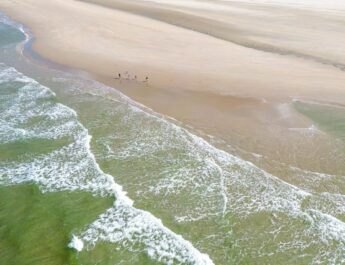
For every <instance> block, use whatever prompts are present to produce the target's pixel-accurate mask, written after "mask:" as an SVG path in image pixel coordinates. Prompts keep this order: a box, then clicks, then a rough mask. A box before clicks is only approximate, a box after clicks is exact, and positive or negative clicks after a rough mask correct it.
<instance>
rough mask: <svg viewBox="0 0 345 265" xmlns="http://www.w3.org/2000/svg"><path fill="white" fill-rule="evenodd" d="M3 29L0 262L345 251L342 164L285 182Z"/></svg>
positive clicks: (160, 260)
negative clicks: (33, 55)
mask: <svg viewBox="0 0 345 265" xmlns="http://www.w3.org/2000/svg"><path fill="white" fill-rule="evenodd" d="M12 32H16V33H13V34H12ZM12 35H15V36H17V37H15V38H14V39H10V38H12V37H8V36H12ZM0 39H8V41H6V47H5V48H3V49H2V50H1V53H0V61H1V62H2V63H1V64H0V110H1V111H0V121H1V123H0V184H1V186H0V187H1V192H0V197H1V198H0V201H1V208H0V222H1V229H0V233H1V236H0V247H1V253H4V254H3V255H1V257H0V263H1V264H18V263H19V264H42V263H44V264H66V263H68V264H212V263H214V264H342V263H345V223H344V221H345V207H344V205H345V204H344V203H345V195H344V192H345V178H344V176H343V175H327V174H324V173H323V174H321V173H317V172H309V171H305V170H301V169H298V168H295V167H289V166H288V165H287V167H288V168H289V172H290V177H289V178H288V179H287V180H285V181H283V180H281V179H279V178H278V177H276V176H274V175H271V174H269V173H267V172H265V171H264V170H262V169H260V168H259V167H257V166H256V165H254V164H252V163H251V162H247V161H245V160H243V159H241V158H239V157H236V156H234V155H233V154H231V153H229V152H225V151H223V150H221V149H218V148H216V147H214V146H212V145H211V144H210V143H208V142H207V141H205V140H204V139H203V138H202V137H201V136H200V135H197V133H195V132H193V131H191V130H186V129H185V128H184V126H183V124H178V122H176V121H172V120H170V119H168V118H167V117H163V116H161V115H159V114H156V113H154V112H152V111H150V110H148V109H146V108H145V107H143V106H140V105H138V104H136V103H135V102H133V101H131V100H130V99H128V98H127V97H125V96H123V95H122V94H120V93H118V92H117V91H116V90H114V89H112V88H109V87H106V86H104V85H102V84H99V83H97V82H95V81H92V80H86V79H83V78H81V77H78V76H75V75H73V74H71V73H67V72H61V71H57V70H53V69H49V68H47V67H42V66H39V65H35V64H32V63H31V62H28V61H27V60H25V59H24V58H23V57H22V55H21V53H20V52H19V53H18V52H16V50H15V45H14V44H13V45H12V46H11V44H10V43H15V42H19V41H21V40H22V39H23V36H21V35H20V34H19V33H18V31H16V30H15V29H14V28H9V27H4V26H3V27H2V29H1V30H0ZM22 73H25V74H22ZM29 76H30V77H29ZM296 108H297V109H298V110H299V111H300V112H301V113H303V114H304V115H306V117H308V118H310V119H312V120H313V117H314V116H316V117H320V116H319V115H318V114H315V115H314V116H313V113H316V112H315V111H314V110H309V109H307V110H306V109H305V108H302V107H301V106H296ZM321 113H324V110H322V111H321ZM327 113H328V112H327ZM337 113H338V112H337ZM329 115H331V114H329ZM332 115H333V114H332ZM332 115H331V116H332ZM332 117H333V116H332ZM325 120H326V121H329V118H325ZM315 123H316V125H317V126H320V129H322V130H323V129H325V131H327V130H328V129H327V128H328V127H327V126H326V125H323V122H322V121H320V123H318V122H316V121H315ZM330 124H331V125H330V126H331V128H330V129H329V130H330V131H332V132H333V129H332V128H333V127H332V126H333V125H332V124H333V122H332V123H330ZM323 126H326V127H327V128H326V127H325V128H323ZM337 128H338V127H337ZM339 128H342V126H340V127H339ZM335 131H336V132H338V131H339V129H336V130H335ZM337 135H338V134H337ZM279 166H281V165H277V167H279ZM120 185H121V186H122V187H121V186H120ZM122 189H123V190H125V191H126V192H128V196H127V195H126V193H125V192H124V191H123V190H122ZM132 200H133V201H132ZM11 209H15V210H14V211H11ZM13 220H18V221H16V222H14V221H13ZM73 236H75V237H76V238H77V239H78V240H81V241H80V242H83V249H82V251H80V252H77V251H76V250H73V249H71V248H69V247H68V245H69V244H70V243H71V240H72V238H73ZM32 242H35V243H34V244H33V243H32ZM78 242H79V241H78Z"/></svg>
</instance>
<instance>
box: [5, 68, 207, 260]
mask: <svg viewBox="0 0 345 265" xmlns="http://www.w3.org/2000/svg"><path fill="white" fill-rule="evenodd" d="M0 80H1V81H0V84H1V83H2V84H4V83H5V82H13V83H14V82H19V83H22V84H21V85H20V86H19V88H18V89H17V90H16V92H15V93H16V94H14V95H13V97H8V98H7V99H6V100H5V99H4V100H3V101H2V102H1V103H2V104H3V105H1V106H4V109H5V111H3V112H2V113H0V118H1V121H2V122H1V125H0V126H1V130H0V132H1V133H0V135H2V136H5V135H8V134H12V136H11V139H8V138H4V137H2V138H0V143H2V144H3V143H10V142H13V141H18V140H23V139H25V140H30V139H32V138H39V139H42V138H47V139H61V138H66V137H67V138H68V139H69V143H68V144H65V145H63V146H62V147H59V148H58V149H56V150H54V151H51V152H49V153H48V154H38V155H35V156H32V155H31V156H27V157H23V159H22V162H18V161H16V162H9V161H0V184H2V185H13V184H19V183H25V182H34V183H37V184H38V185H39V187H40V189H41V190H42V191H43V192H55V191H63V190H66V191H74V190H85V191H90V192H93V193H95V194H101V195H107V196H114V195H115V197H116V201H115V204H114V207H113V208H111V209H109V210H108V211H107V212H106V213H104V214H103V215H101V216H100V218H99V219H98V220H97V221H95V223H93V224H91V225H90V226H89V228H88V229H87V230H86V231H85V232H84V233H83V236H82V238H79V237H78V236H73V238H72V241H71V242H70V244H69V247H72V248H75V249H76V250H78V251H81V250H82V249H83V245H84V244H85V243H87V244H89V245H90V244H91V243H95V242H96V241H97V240H108V241H110V242H114V243H115V242H116V243H119V244H122V245H123V246H125V244H127V243H128V242H130V243H131V244H132V245H133V246H134V245H136V244H138V243H140V244H142V246H143V249H142V251H146V253H147V254H148V255H149V256H151V257H152V258H153V259H157V260H160V261H163V262H165V263H167V264H172V263H173V262H174V261H175V260H177V261H181V262H185V263H192V264H213V262H212V260H211V259H210V258H209V257H208V256H207V255H206V254H202V253H200V252H199V251H198V250H197V249H195V248H194V247H193V246H192V244H191V243H190V242H188V241H186V240H184V239H183V238H182V237H181V236H179V235H176V234H175V233H173V232H172V231H171V230H169V229H168V228H166V227H165V226H164V225H163V224H162V222H161V221H160V220H159V219H157V218H156V217H154V216H153V215H152V214H150V213H148V212H145V211H142V210H138V209H136V208H134V207H132V205H133V201H132V200H131V199H129V198H128V197H127V195H126V192H124V191H123V189H122V187H121V186H120V185H118V184H117V183H115V182H114V179H113V177H112V176H110V175H107V174H105V173H103V172H102V170H101V169H100V168H99V166H98V164H97V163H96V160H95V157H94V155H93V154H92V153H91V151H90V140H91V136H90V135H88V131H87V130H86V128H84V127H83V126H82V125H81V124H80V123H79V122H78V120H77V117H76V113H75V112H74V111H73V110H72V109H70V108H68V107H66V106H64V105H61V104H58V103H56V102H55V100H54V98H53V97H54V93H53V92H51V91H50V90H49V89H48V88H47V87H44V86H42V85H40V84H39V83H37V82H36V81H34V80H32V79H30V78H28V77H25V76H24V75H22V74H21V73H19V72H17V71H16V70H15V69H14V68H8V67H6V66H4V65H0ZM12 92H13V91H12ZM32 118H36V119H37V118H39V120H40V122H38V124H37V123H34V124H33V125H32V124H31V123H29V124H28V122H29V121H31V119H32ZM25 124H26V125H25ZM23 125H25V129H23V128H21V127H22V126H23ZM48 125H50V127H48V128H46V126H48ZM38 128H39V129H38ZM13 132H15V133H14V134H13ZM119 225H122V227H119ZM96 228H97V229H99V230H103V231H105V232H108V234H102V236H100V234H99V230H97V229H96ZM110 228H112V229H115V228H120V230H118V231H115V230H114V231H115V232H116V233H117V234H118V233H119V232H121V233H124V235H126V236H123V237H116V236H115V235H116V233H115V234H114V233H112V231H110V230H109V229H110ZM138 233H139V234H138ZM140 233H142V234H140Z"/></svg>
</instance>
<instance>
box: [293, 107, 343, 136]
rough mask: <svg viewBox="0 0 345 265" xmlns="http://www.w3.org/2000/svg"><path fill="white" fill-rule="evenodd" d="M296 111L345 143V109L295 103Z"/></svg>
mask: <svg viewBox="0 0 345 265" xmlns="http://www.w3.org/2000/svg"><path fill="white" fill-rule="evenodd" d="M295 107H296V109H297V110H298V111H299V112H300V113H302V114H303V115H305V116H306V117H308V118H309V119H310V120H312V121H313V122H314V123H315V124H316V125H317V126H318V127H319V128H320V129H322V130H324V131H326V132H328V133H329V134H331V135H333V136H334V137H336V138H339V139H341V140H343V141H345V108H344V107H340V106H330V105H323V104H311V103H302V102H297V103H295Z"/></svg>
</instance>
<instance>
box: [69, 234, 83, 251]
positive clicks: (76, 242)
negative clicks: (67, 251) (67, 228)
mask: <svg viewBox="0 0 345 265" xmlns="http://www.w3.org/2000/svg"><path fill="white" fill-rule="evenodd" d="M68 247H69V248H73V249H75V250H77V251H82V250H83V248H84V242H83V241H82V240H81V239H79V238H78V237H77V236H75V235H73V236H72V240H71V242H70V243H69V244H68Z"/></svg>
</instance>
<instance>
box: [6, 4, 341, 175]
mask: <svg viewBox="0 0 345 265" xmlns="http://www.w3.org/2000/svg"><path fill="white" fill-rule="evenodd" d="M0 9H1V10H2V11H4V12H5V13H6V14H8V15H10V16H11V17H12V18H13V19H15V20H17V21H19V22H21V23H23V24H25V25H26V26H28V27H29V28H30V30H31V31H32V33H33V34H34V36H35V40H34V43H33V49H34V51H35V52H37V53H38V54H39V55H41V56H42V57H43V58H46V59H49V60H51V61H53V62H57V63H59V64H62V65H66V66H69V67H72V68H75V69H80V70H82V71H85V72H86V73H88V74H89V75H90V76H92V77H93V78H95V79H97V80H99V81H102V82H104V83H106V84H108V85H110V86H113V87H115V88H116V89H120V90H121V91H122V92H124V93H125V94H126V95H128V96H130V97H131V98H133V99H134V100H137V101H139V102H141V103H143V104H144V105H146V106H148V107H150V108H152V109H153V110H155V111H158V112H160V113H163V114H167V115H169V116H171V117H174V118H176V119H177V120H179V121H182V122H185V123H186V124H189V125H191V126H193V127H195V128H196V129H199V130H202V131H204V132H205V133H206V134H212V135H215V136H217V137H219V138H221V139H224V140H225V141H229V143H230V144H236V145H239V146H240V147H244V149H246V150H249V151H251V152H260V153H261V154H264V155H266V156H268V157H270V156H272V155H273V156H274V157H276V154H277V153H279V157H280V158H279V159H281V160H282V161H288V162H289V163H291V164H294V163H295V162H296V161H299V157H298V155H297V157H296V155H294V156H293V158H291V155H290V152H291V148H292V149H294V147H291V142H295V143H296V141H295V138H296V137H295V135H290V134H291V133H290V132H287V131H286V129H288V128H290V127H298V128H299V127H305V128H308V127H309V126H311V122H310V121H308V119H306V118H304V117H301V115H299V114H298V113H297V112H296V111H294V110H293V109H292V108H291V107H289V106H288V105H286V104H289V103H291V102H292V100H293V99H296V98H298V99H307V100H316V101H322V102H331V103H337V104H343V103H344V102H345V89H344V87H343V84H344V83H345V73H344V71H345V70H344V69H345V55H344V54H345V53H344V48H343V46H342V43H344V41H345V36H344V35H343V34H339V32H341V31H342V30H343V28H342V25H343V23H344V21H345V17H344V16H341V14H338V13H336V12H332V10H331V11H329V10H327V11H324V10H323V9H315V10H314V9H311V10H310V9H303V8H297V7H295V6H294V5H292V6H285V5H279V4H267V3H266V4H261V3H254V2H251V1H227V2H212V1H161V2H150V1H132V0H131V1H121V0H112V1H102V0H87V1H72V0H57V1H45V0H23V1H9V0H3V1H1V3H0ZM118 73H120V74H121V75H122V76H121V77H122V78H121V80H116V79H114V77H116V76H118ZM146 77H148V78H149V81H148V82H147V83H145V82H143V81H144V80H145V78H146ZM127 79H128V80H127ZM284 104H285V105H284ZM253 131H256V135H255V138H254V139H251V138H252V137H251V136H252V132H253ZM282 137H284V139H285V142H286V143H285V142H284V143H279V145H278V144H272V139H274V140H273V142H277V141H278V142H279V139H281V138H282ZM297 142H298V141H297ZM298 144H299V145H300V144H301V143H298ZM302 149H303V148H302ZM277 150H278V151H277ZM305 152H309V150H308V148H306V149H305ZM299 155H300V156H301V157H303V156H304V152H302V153H300V154H299ZM291 159H292V160H293V161H291ZM311 161H312V160H310V161H309V162H307V163H303V164H304V166H306V167H307V168H309V169H313V167H314V166H313V163H312V162H311ZM309 163H310V164H311V165H310V166H308V164H309Z"/></svg>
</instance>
